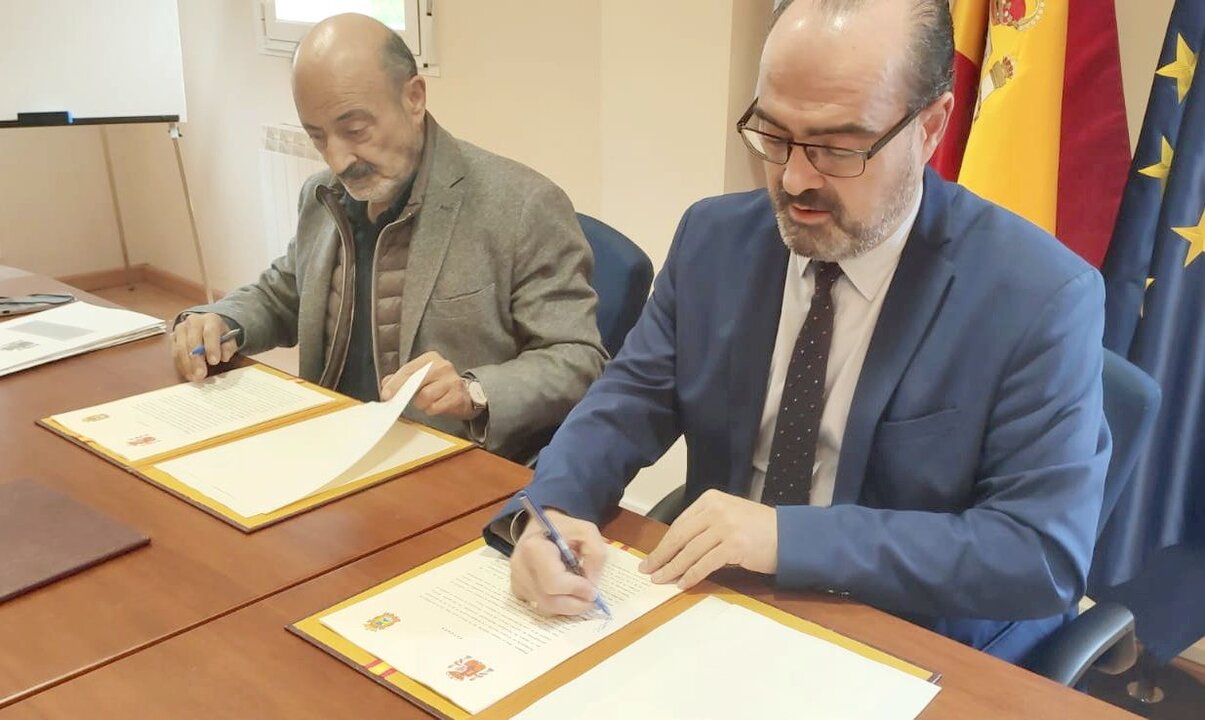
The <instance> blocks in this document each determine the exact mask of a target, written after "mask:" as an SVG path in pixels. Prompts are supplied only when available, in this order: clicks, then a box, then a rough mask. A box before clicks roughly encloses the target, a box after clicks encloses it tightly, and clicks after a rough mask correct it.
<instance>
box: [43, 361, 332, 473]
mask: <svg viewBox="0 0 1205 720" xmlns="http://www.w3.org/2000/svg"><path fill="white" fill-rule="evenodd" d="M329 402H334V398H332V397H331V396H329V395H325V394H323V393H320V392H318V391H316V390H313V389H311V388H308V387H305V386H304V385H302V384H301V383H300V382H297V381H295V380H291V379H289V378H282V377H279V376H277V375H273V374H272V373H269V372H266V371H264V370H261V369H260V368H257V367H246V368H239V369H237V370H231V371H230V372H227V373H223V374H221V375H217V376H215V377H211V378H207V379H205V380H202V381H201V382H195V383H183V384H180V385H173V386H171V387H166V388H163V389H162V390H154V391H152V392H148V393H143V394H141V395H135V396H133V397H128V398H125V399H123V400H115V401H113V402H110V403H105V404H103V405H95V406H93V407H90V408H84V409H82V410H75V411H72V412H67V413H61V414H59V415H55V416H53V417H52V418H51V419H52V420H55V421H57V422H58V423H59V424H60V425H62V426H63V427H65V428H67V429H68V430H70V431H72V432H74V433H76V434H78V435H81V436H83V437H86V438H88V439H89V440H92V441H93V442H95V443H97V444H99V445H101V446H102V447H105V448H108V449H109V450H113V451H115V452H118V453H121V454H122V455H123V456H125V457H126V458H127V459H129V460H132V461H137V460H142V459H144V458H148V457H151V456H152V455H158V454H160V453H165V452H169V451H171V450H177V449H179V448H182V447H185V446H187V445H192V444H193V443H198V442H202V441H204V440H209V439H211V438H215V437H218V436H219V435H224V434H226V433H228V432H234V431H236V430H241V429H243V428H246V427H250V426H252V425H258V424H259V423H262V422H267V421H268V420H274V419H276V418H280V417H284V416H286V415H291V414H293V413H295V412H299V411H301V410H306V409H308V408H312V407H317V406H319V405H323V404H326V403H329Z"/></svg>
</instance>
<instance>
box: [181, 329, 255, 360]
mask: <svg viewBox="0 0 1205 720" xmlns="http://www.w3.org/2000/svg"><path fill="white" fill-rule="evenodd" d="M241 333H242V331H241V330H239V329H238V328H235V329H233V330H231V331H230V332H228V333H223V335H222V337H220V338H218V345H225V344H226V343H228V342H230V341H231V340H237V339H238V336H239V335H240V334H241ZM188 354H189V355H192V356H193V357H201V356H202V355H204V354H205V345H204V344H201V345H198V346H196V347H195V348H193V349H192V350H191V351H189V353H188Z"/></svg>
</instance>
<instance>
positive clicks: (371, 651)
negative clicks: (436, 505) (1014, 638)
mask: <svg viewBox="0 0 1205 720" xmlns="http://www.w3.org/2000/svg"><path fill="white" fill-rule="evenodd" d="M639 561H640V557H639V555H638V554H637V553H636V552H635V551H632V550H629V549H628V548H626V547H625V546H621V545H618V544H617V543H612V544H611V546H610V548H609V556H608V565H607V568H606V570H605V571H604V574H603V577H602V579H601V581H600V582H599V589H600V591H601V592H602V593H603V595H605V596H606V598H607V601H608V603H609V604H610V606H611V610H612V613H613V619H612V620H611V621H610V622H607V621H606V619H605V618H604V617H603V616H602V615H601V613H599V612H598V611H597V610H591V611H590V612H589V613H587V614H585V615H581V616H579V617H560V618H549V617H544V616H541V615H539V614H537V613H535V612H533V611H532V610H531V609H530V608H528V607H527V606H526V605H525V604H524V603H522V602H519V601H518V600H516V599H515V598H514V597H513V595H512V594H511V592H510V568H509V561H508V560H507V559H506V558H504V557H502V556H501V555H499V554H498V553H497V552H495V551H494V550H492V549H490V548H488V547H486V546H485V544H484V542H483V541H482V540H476V541H474V542H471V543H469V544H467V545H464V546H462V547H460V548H458V549H456V550H453V551H452V552H449V553H447V554H445V555H443V556H441V557H438V558H435V559H434V560H431V561H430V562H428V563H426V564H424V565H421V566H419V567H416V568H414V569H412V570H409V571H407V572H405V573H403V574H402V575H399V576H397V577H395V578H393V579H391V580H387V581H385V582H383V583H381V584H379V585H377V586H375V587H373V588H370V589H368V590H365V591H364V592H362V593H360V594H359V595H356V596H355V597H352V598H349V599H347V600H345V601H343V602H341V603H339V604H337V605H335V606H333V607H330V608H327V609H325V610H322V611H319V612H317V613H315V614H313V615H311V616H309V617H307V618H304V619H302V620H299V621H297V622H296V623H294V624H293V625H291V626H289V629H290V630H292V631H293V632H294V633H296V634H297V635H298V636H300V637H302V638H304V639H306V640H308V641H309V642H311V643H313V644H314V645H316V646H318V647H320V648H322V649H324V650H326V651H327V652H329V653H330V654H332V655H334V656H335V657H337V658H339V659H341V660H343V661H344V662H346V663H348V664H350V665H351V666H352V667H354V668H356V669H357V670H359V671H360V672H361V673H363V674H364V675H367V676H368V677H371V678H373V679H374V680H376V681H377V682H378V683H380V684H382V685H384V686H385V687H387V688H389V689H391V690H393V691H394V692H396V693H398V694H399V695H402V696H403V697H405V698H407V699H408V700H410V701H411V702H414V703H416V704H418V705H419V706H421V707H423V708H424V709H426V710H427V711H428V712H431V713H433V714H435V715H437V716H439V717H442V718H449V719H451V720H466V719H467V718H481V720H493V719H494V718H511V717H516V716H520V715H521V716H522V717H524V718H526V720H532V719H533V718H546V717H547V718H554V717H555V718H567V717H571V718H594V717H598V718H628V717H631V718H645V717H649V718H692V719H694V718H711V717H716V718H724V719H725V720H728V719H729V718H734V717H739V718H744V717H808V718H811V717H824V718H829V717H833V718H855V719H856V718H875V720H883V719H886V720H896V719H899V720H904V719H910V718H914V717H916V715H917V714H918V713H920V712H921V711H922V710H923V709H924V708H925V706H926V705H927V704H928V703H929V702H930V701H931V700H932V699H933V697H934V696H935V695H936V694H937V693H938V691H939V689H940V688H938V686H937V685H936V684H935V682H936V680H937V676H936V675H934V674H933V673H932V672H930V671H928V670H924V669H922V668H919V667H917V666H915V665H912V664H911V663H908V662H906V661H903V660H900V659H899V658H896V657H892V656H891V655H888V654H886V653H884V652H882V651H880V650H876V649H875V648H872V647H870V646H867V645H864V644H862V643H859V642H857V641H855V640H852V639H850V638H847V637H844V636H842V635H839V634H837V633H835V632H833V631H831V630H828V629H826V628H823V627H820V626H818V625H815V624H814V623H810V622H808V621H806V620H804V619H802V618H799V617H796V616H794V615H791V614H789V613H786V612H784V611H782V610H780V609H778V608H775V607H772V606H770V605H767V604H765V603H763V602H760V601H758V600H755V599H754V598H751V597H748V596H746V595H741V594H740V593H736V592H733V591H731V590H727V589H725V588H722V587H719V586H717V585H714V584H712V583H706V582H705V583H703V584H702V585H700V586H699V587H697V588H696V589H695V590H693V591H691V592H689V593H680V592H679V591H678V590H677V588H676V587H674V586H672V585H670V586H665V585H654V584H652V582H651V581H650V579H649V578H648V577H647V576H645V575H643V574H642V573H640V572H639V571H638V570H637V569H636V568H637V565H638V563H639ZM662 696H663V697H662Z"/></svg>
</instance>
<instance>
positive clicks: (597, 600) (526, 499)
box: [516, 490, 611, 620]
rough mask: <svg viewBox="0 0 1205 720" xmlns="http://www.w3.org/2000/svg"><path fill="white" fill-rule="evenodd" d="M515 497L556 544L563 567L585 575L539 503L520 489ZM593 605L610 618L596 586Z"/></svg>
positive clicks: (609, 609)
mask: <svg viewBox="0 0 1205 720" xmlns="http://www.w3.org/2000/svg"><path fill="white" fill-rule="evenodd" d="M516 498H517V499H518V501H519V503H520V504H521V505H522V506H523V509H524V510H526V511H527V512H529V513H531V514H532V516H534V517H535V519H536V520H537V521H538V522H539V523H540V525H542V526H543V527H544V534H545V535H546V536H547V537H548V539H549V540H551V541H552V544H553V545H556V549H557V550H559V551H560V553H561V560H562V561H563V562H564V563H565V567H566V568H568V569H569V572H571V573H573V574H574V575H579V576H581V577H583V578H584V577H586V571H585V570H583V569H582V564H581V562H579V561H578V559H577V555H574V554H573V551H572V550H570V549H569V544H568V543H566V542H565V538H563V537H561V534H560V533H559V532H557V529H556V527H555V526H554V525H553V524H552V523H551V522H549V521H548V516H547V515H545V514H544V511H543V510H542V509H540V506H539V505H537V504H535V502H534V501H532V499H531V497H530V496H529V495H528V494H527V491H526V490H523V491H521V492H520V493H519V494H518V495H517V496H516ZM594 605H595V606H596V607H597V608H598V609H599V610H601V611H602V613H603V614H604V615H606V616H607V619H608V620H610V619H611V608H609V607H607V603H606V602H605V601H604V600H603V597H602V593H601V592H599V591H598V588H594Z"/></svg>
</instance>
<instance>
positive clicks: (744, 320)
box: [487, 171, 1111, 661]
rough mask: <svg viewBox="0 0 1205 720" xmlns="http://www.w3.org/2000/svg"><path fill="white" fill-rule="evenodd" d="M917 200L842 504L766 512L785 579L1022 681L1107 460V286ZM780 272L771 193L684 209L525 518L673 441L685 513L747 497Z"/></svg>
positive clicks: (535, 488)
mask: <svg viewBox="0 0 1205 720" xmlns="http://www.w3.org/2000/svg"><path fill="white" fill-rule="evenodd" d="M924 182H925V193H924V199H923V202H922V204H921V208H920V213H919V215H918V217H917V220H916V223H915V225H914V227H913V230H912V233H911V235H910V236H909V238H908V241H907V243H906V244H905V246H904V249H903V253H902V255H901V257H900V263H899V267H898V269H897V270H896V273H895V277H894V279H893V280H892V283H891V285H890V287H889V289H888V294H887V297H886V298H885V300H884V303H883V309H882V312H881V314H880V316H879V320H878V324H877V325H876V326H875V330H874V335H873V337H872V339H871V342H870V347H869V350H868V351H867V356H866V360H865V364H864V366H863V369H862V374H861V376H860V378H859V380H858V384H857V389H856V391H855V393H854V398H853V402H852V405H851V408H850V414H849V420H848V424H847V426H846V429H845V436H844V440H843V442H842V446H841V455H840V461H839V464H838V468H837V477H836V485H835V490H834V497H833V505H832V507H829V508H821V507H811V506H791V507H780V508H778V573H777V578H776V579H777V583H778V585H779V586H781V587H784V588H789V589H815V590H825V591H836V592H844V593H849V594H851V595H852V596H853V597H855V598H857V599H859V600H861V601H863V602H866V603H869V604H872V605H875V606H877V607H880V608H883V609H885V610H887V611H890V612H893V613H895V614H898V615H901V616H903V617H906V618H908V619H909V620H912V621H913V622H916V623H918V624H921V625H924V626H926V627H929V628H932V629H934V630H936V631H938V632H941V633H943V634H945V635H948V636H950V637H953V638H955V639H958V640H960V641H962V642H965V643H967V644H970V645H972V646H974V647H978V648H981V649H985V650H987V651H988V652H990V653H992V654H994V655H997V656H998V657H1003V658H1005V659H1008V660H1011V661H1017V660H1019V659H1020V658H1021V657H1023V655H1024V654H1025V653H1026V652H1028V650H1029V649H1031V648H1032V647H1033V646H1034V645H1035V644H1036V643H1037V642H1038V641H1039V640H1041V639H1042V638H1043V637H1045V636H1046V635H1048V634H1049V633H1050V632H1052V631H1053V630H1054V629H1056V628H1057V627H1058V626H1060V625H1061V624H1062V623H1063V622H1064V621H1065V619H1066V618H1067V617H1070V616H1071V615H1073V613H1074V610H1073V605H1074V603H1075V602H1076V601H1077V600H1078V598H1079V597H1080V596H1081V595H1082V594H1083V592H1084V585H1085V576H1086V574H1087V570H1088V565H1089V561H1090V558H1091V556H1092V547H1093V544H1094V542H1095V538H1096V530H1097V521H1098V515H1099V512H1100V505H1101V496H1102V492H1103V487H1104V477H1105V470H1106V466H1107V465H1108V460H1109V452H1110V448H1111V444H1110V438H1109V432H1108V427H1107V425H1106V424H1105V420H1104V413H1103V410H1102V405H1101V403H1102V400H1101V364H1102V351H1101V334H1102V331H1103V303H1104V298H1103V294H1104V293H1103V286H1102V282H1101V278H1100V276H1099V274H1098V273H1097V272H1096V271H1095V270H1094V269H1092V268H1091V267H1089V266H1088V265H1087V264H1086V263H1084V262H1083V261H1082V260H1080V259H1079V258H1078V257H1076V256H1075V255H1074V254H1073V253H1071V252H1070V251H1068V250H1067V249H1065V248H1064V247H1063V246H1062V245H1061V244H1060V243H1059V242H1058V241H1057V240H1055V239H1054V238H1053V237H1051V236H1050V235H1049V234H1047V233H1045V232H1043V231H1042V230H1040V229H1039V228H1037V227H1035V226H1033V225H1031V224H1029V223H1028V222H1026V221H1024V220H1022V219H1021V218H1019V217H1017V216H1015V215H1013V214H1011V213H1009V212H1007V211H1005V210H1003V209H1001V208H999V207H997V206H995V205H992V204H990V203H988V202H985V201H984V200H982V199H980V198H978V197H976V196H975V195H973V194H971V193H969V192H967V191H966V190H964V189H962V188H961V187H959V186H957V185H953V184H949V183H946V182H944V181H943V180H941V178H940V177H939V176H938V175H937V174H936V173H933V172H931V171H929V172H927V173H926V175H925V180H924ZM787 259H788V252H787V250H786V248H785V246H784V245H783V242H782V240H781V239H780V236H779V233H778V229H777V226H776V224H775V220H774V215H773V211H772V209H771V205H770V202H769V198H768V196H767V194H766V192H765V191H764V190H758V191H754V192H749V193H743V194H739V195H728V196H723V197H718V198H712V199H708V200H704V201H702V202H699V203H697V204H696V205H694V206H693V207H692V208H690V209H689V210H688V211H687V213H686V215H685V216H684V217H683V218H682V222H681V224H680V225H679V227H678V232H677V235H676V237H675V238H674V242H673V246H672V247H671V249H670V253H669V257H668V259H667V260H666V264H665V267H664V268H663V269H662V271H661V273H660V274H659V275H658V276H657V280H656V283H655V285H654V289H653V295H652V297H651V299H650V300H649V302H648V304H647V306H646V307H645V309H644V312H643V314H642V315H641V317H640V320H639V322H638V323H637V325H636V326H635V328H634V329H633V330H632V332H631V334H630V335H629V336H628V338H627V340H626V342H625V344H624V346H623V350H622V351H621V352H620V354H619V356H618V357H616V358H615V360H614V361H613V362H612V363H611V364H610V365H609V366H608V367H607V369H606V371H605V372H604V374H603V376H602V377H601V378H600V379H599V380H598V381H597V382H596V383H595V384H594V385H593V387H591V388H590V390H589V392H588V393H587V395H586V397H585V398H584V399H583V400H582V402H581V403H580V404H579V405H578V406H577V408H576V409H574V410H573V412H572V413H571V414H570V415H569V417H568V418H567V419H566V421H565V423H564V425H562V427H561V429H560V431H559V432H557V434H556V437H555V438H554V439H553V441H552V443H551V444H550V445H549V446H548V447H547V448H546V449H545V450H544V452H543V453H542V454H541V455H540V460H539V465H538V469H537V471H536V475H535V478H534V480H533V481H532V484H531V486H530V488H529V492H530V493H531V495H532V497H533V499H535V500H537V501H538V502H540V503H543V504H545V505H549V506H553V507H557V508H560V509H562V510H564V511H565V512H567V513H569V514H570V515H573V516H576V517H580V518H585V519H590V520H594V521H597V520H598V519H599V518H600V517H601V516H602V515H603V514H604V513H605V512H606V511H607V510H609V509H610V508H612V507H613V506H614V505H615V504H616V503H617V502H618V501H619V499H620V496H621V495H622V493H623V490H624V487H625V486H626V485H627V483H628V482H629V481H630V480H631V478H632V477H633V476H634V475H635V474H636V472H637V471H638V470H639V469H640V468H642V467H644V466H647V465H649V464H651V463H653V462H654V461H655V460H656V459H657V458H659V457H660V456H661V455H662V454H663V453H664V452H665V450H666V449H667V448H668V447H669V446H670V445H671V444H672V443H673V442H674V441H675V440H676V439H677V438H678V437H679V435H682V434H685V436H686V442H687V447H688V469H687V479H686V484H687V491H688V492H687V496H688V499H689V500H693V499H694V498H696V497H698V495H699V494H701V493H702V492H703V491H704V490H706V489H708V488H718V489H720V490H722V491H724V492H728V493H732V494H734V495H741V496H745V495H747V493H748V490H749V482H750V478H751V469H752V454H753V446H754V441H755V438H756V436H757V429H758V422H759V419H760V417H761V412H762V406H763V404H764V402H765V396H766V385H767V378H768V376H769V367H770V357H771V354H772V352H773V349H774V341H775V334H776V331H777V328H778V318H779V312H780V309H781V307H782V291H783V283H784V279H785V276H786V270H787ZM515 510H516V508H515V507H513V506H511V507H508V508H507V509H505V510H504V511H503V515H505V514H508V513H511V512H514V511H515ZM490 535H491V533H490V532H489V530H488V529H487V537H489V536H490ZM492 539H495V540H496V538H492Z"/></svg>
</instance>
